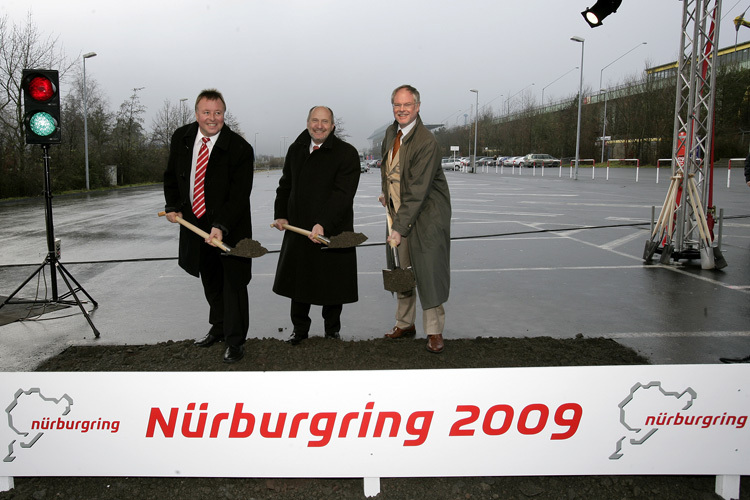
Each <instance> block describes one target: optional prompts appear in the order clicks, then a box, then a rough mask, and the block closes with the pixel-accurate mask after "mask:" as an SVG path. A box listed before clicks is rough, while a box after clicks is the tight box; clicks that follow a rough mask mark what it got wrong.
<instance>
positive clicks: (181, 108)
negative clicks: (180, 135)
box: [180, 97, 187, 126]
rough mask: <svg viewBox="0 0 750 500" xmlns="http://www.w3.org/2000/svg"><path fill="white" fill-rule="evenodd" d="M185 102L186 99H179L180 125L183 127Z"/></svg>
mask: <svg viewBox="0 0 750 500" xmlns="http://www.w3.org/2000/svg"><path fill="white" fill-rule="evenodd" d="M185 101H187V97H183V98H182V99H180V125H181V126H182V125H185V123H186V122H185V114H186V113H185Z"/></svg>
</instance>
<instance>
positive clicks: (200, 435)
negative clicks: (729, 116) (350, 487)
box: [0, 365, 750, 477]
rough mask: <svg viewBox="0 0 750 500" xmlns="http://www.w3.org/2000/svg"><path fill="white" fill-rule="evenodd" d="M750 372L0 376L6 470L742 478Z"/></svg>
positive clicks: (2, 469) (747, 460)
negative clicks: (680, 475) (699, 476)
mask: <svg viewBox="0 0 750 500" xmlns="http://www.w3.org/2000/svg"><path fill="white" fill-rule="evenodd" d="M749 397H750V366H748V365H674V366H614V367H563V368H499V369H462V370H403V371H330V372H231V373H230V372H200V373H196V372H184V373H173V372H170V373H163V372H158V373H143V372H128V373H102V372H95V373H92V372H85V373H36V372H35V373H2V374H0V408H4V409H5V416H6V419H4V420H5V421H4V422H3V423H0V443H1V444H2V446H1V447H0V450H5V451H4V452H2V453H0V457H2V460H0V476H11V477H12V476H203V477H206V476H217V477H416V476H521V475H589V474H595V475H599V474H708V475H748V474H750V433H749V432H748V430H749V429H748V422H747V419H748V414H750V400H749V399H748V398H749Z"/></svg>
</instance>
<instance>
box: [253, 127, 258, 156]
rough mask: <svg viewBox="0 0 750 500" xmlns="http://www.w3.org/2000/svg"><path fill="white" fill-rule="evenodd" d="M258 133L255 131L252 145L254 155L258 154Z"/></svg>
mask: <svg viewBox="0 0 750 500" xmlns="http://www.w3.org/2000/svg"><path fill="white" fill-rule="evenodd" d="M259 133H260V132H255V143H254V145H253V154H254V155H255V156H258V134H259Z"/></svg>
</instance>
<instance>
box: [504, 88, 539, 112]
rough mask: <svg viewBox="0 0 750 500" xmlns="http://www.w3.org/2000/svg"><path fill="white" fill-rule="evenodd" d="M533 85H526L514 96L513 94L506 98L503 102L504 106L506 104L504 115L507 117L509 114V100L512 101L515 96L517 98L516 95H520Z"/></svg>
mask: <svg viewBox="0 0 750 500" xmlns="http://www.w3.org/2000/svg"><path fill="white" fill-rule="evenodd" d="M533 85H534V84H533V83H531V84H529V85H526V86H525V87H524V88H522V89H521V90H519V91H518V92H516V93H515V94H513V95H512V96H510V97H508V98H507V99H506V100H505V104H506V107H507V111H506V113H505V114H506V115H509V114H510V101H511V99H513V98H514V97H516V96H517V95H518V94H520V93H521V92H523V91H524V90H526V89H527V88H529V87H531V86H533Z"/></svg>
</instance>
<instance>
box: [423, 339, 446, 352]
mask: <svg viewBox="0 0 750 500" xmlns="http://www.w3.org/2000/svg"><path fill="white" fill-rule="evenodd" d="M444 348H445V343H443V336H442V335H441V334H437V335H428V336H427V350H428V351H430V352H434V353H435V354H439V353H441V352H443V349H444Z"/></svg>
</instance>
